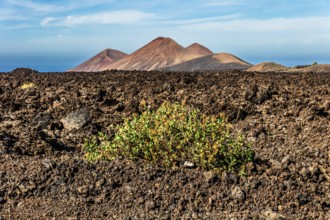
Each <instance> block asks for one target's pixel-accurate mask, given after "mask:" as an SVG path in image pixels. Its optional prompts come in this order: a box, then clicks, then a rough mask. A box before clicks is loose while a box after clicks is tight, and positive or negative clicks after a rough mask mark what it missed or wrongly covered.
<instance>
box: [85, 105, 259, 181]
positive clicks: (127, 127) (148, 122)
mask: <svg viewBox="0 0 330 220" xmlns="http://www.w3.org/2000/svg"><path fill="white" fill-rule="evenodd" d="M97 143H99V144H97ZM85 151H86V157H87V159H88V160H89V161H95V160H99V159H107V160H113V159H115V158H118V157H126V158H130V159H133V160H134V159H143V160H145V161H146V162H150V163H157V164H162V165H163V166H165V167H171V166H175V165H178V164H182V163H184V162H185V161H190V162H193V163H194V164H195V165H196V166H200V167H202V168H204V169H210V170H229V171H238V172H240V173H241V174H242V173H244V170H245V164H246V163H248V162H250V161H252V160H253V156H254V153H253V151H252V149H251V147H250V145H249V144H247V143H246V142H245V140H244V138H243V137H241V136H240V137H235V136H234V135H232V133H231V129H230V126H229V125H228V123H227V122H226V119H225V118H224V117H223V116H221V115H219V116H218V117H216V116H207V115H205V114H202V113H201V112H200V111H199V110H198V109H195V108H190V107H187V106H185V105H182V104H178V103H175V104H171V103H168V102H164V103H163V104H162V105H161V106H160V108H159V109H158V110H156V111H151V110H146V111H145V112H143V113H142V114H141V115H139V116H134V117H133V118H129V119H125V120H124V123H123V124H122V125H119V126H118V128H117V133H116V134H115V136H114V138H113V139H112V140H109V139H108V138H107V137H106V136H105V135H104V134H99V136H98V142H97V141H96V140H92V141H87V142H86V143H85Z"/></svg>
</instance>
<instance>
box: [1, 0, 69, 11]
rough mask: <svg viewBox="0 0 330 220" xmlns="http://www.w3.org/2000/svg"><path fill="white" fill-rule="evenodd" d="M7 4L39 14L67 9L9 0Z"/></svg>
mask: <svg viewBox="0 0 330 220" xmlns="http://www.w3.org/2000/svg"><path fill="white" fill-rule="evenodd" d="M7 3H8V4H10V5H14V6H18V7H22V8H28V9H31V10H34V11H39V12H54V11H60V10H63V9H65V7H63V6H57V5H51V4H42V3H37V2H33V1H29V0H7Z"/></svg>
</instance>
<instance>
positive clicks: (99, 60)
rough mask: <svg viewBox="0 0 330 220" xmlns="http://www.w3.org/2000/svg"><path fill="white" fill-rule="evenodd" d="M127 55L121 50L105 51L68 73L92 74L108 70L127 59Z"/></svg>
mask: <svg viewBox="0 0 330 220" xmlns="http://www.w3.org/2000/svg"><path fill="white" fill-rule="evenodd" d="M126 56H127V54H126V53H124V52H121V51H119V50H113V49H105V50H103V51H102V52H100V53H98V54H97V55H95V56H94V57H92V58H90V59H89V60H87V61H85V62H83V63H82V64H80V65H78V66H76V67H74V68H72V69H69V70H68V71H70V72H73V71H77V72H78V71H81V72H92V71H100V70H104V69H107V66H109V65H111V64H112V63H114V62H116V61H118V60H120V59H122V58H124V57H126Z"/></svg>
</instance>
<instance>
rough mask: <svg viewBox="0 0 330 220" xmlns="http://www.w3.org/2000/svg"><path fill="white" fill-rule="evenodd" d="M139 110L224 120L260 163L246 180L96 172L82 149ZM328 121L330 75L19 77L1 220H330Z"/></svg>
mask: <svg viewBox="0 0 330 220" xmlns="http://www.w3.org/2000/svg"><path fill="white" fill-rule="evenodd" d="M28 83H33V84H30V87H29V86H27V87H29V88H24V86H23V85H24V84H25V85H29V84H28ZM22 86H23V87H22ZM142 100H144V101H145V102H146V103H147V105H149V106H150V108H157V107H158V106H159V105H160V104H161V103H162V102H163V101H164V100H169V101H173V102H174V101H186V103H187V104H189V105H192V106H195V107H198V108H199V109H201V110H202V111H203V112H204V113H206V114H218V113H220V112H223V113H225V114H226V115H227V117H228V119H229V121H230V123H231V124H232V125H233V127H234V128H235V130H236V131H238V132H240V133H242V134H244V135H245V136H246V137H247V139H248V140H249V141H250V142H251V143H252V146H253V149H254V150H255V152H256V158H255V162H254V164H252V163H251V164H248V175H247V176H243V177H240V176H238V175H237V174H235V173H225V172H224V173H221V174H215V173H212V172H208V171H203V170H200V169H198V168H186V167H177V168H173V169H171V170H165V169H162V168H161V167H157V166H147V165H144V164H143V163H142V162H141V161H134V162H132V161H127V160H117V161H112V162H98V163H96V164H89V163H87V162H86V161H85V160H84V157H83V151H82V146H83V143H84V141H85V139H86V138H87V139H90V138H92V137H93V136H95V135H96V134H97V132H98V131H103V132H106V133H108V134H109V135H110V136H111V135H113V133H114V128H115V126H116V125H117V124H118V123H121V122H122V121H123V118H124V117H126V116H129V115H131V114H132V113H139V112H141V111H142V106H141V105H140V103H141V101H142ZM144 101H143V102H144ZM329 121H330V73H322V74H316V73H315V74H311V73H267V74H261V73H253V72H252V73H245V72H240V71H234V72H230V71H229V72H215V73H211V72H205V73H161V72H125V71H106V72H102V73H36V72H33V71H32V70H29V69H16V70H15V71H12V72H11V73H3V74H0V219H52V218H54V219H66V218H69V219H92V218H95V219H330V163H329V161H330V123H329Z"/></svg>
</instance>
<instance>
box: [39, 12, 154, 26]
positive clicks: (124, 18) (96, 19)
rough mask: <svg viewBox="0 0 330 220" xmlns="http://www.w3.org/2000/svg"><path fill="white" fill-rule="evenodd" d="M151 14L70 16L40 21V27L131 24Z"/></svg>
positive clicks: (111, 13)
mask: <svg viewBox="0 0 330 220" xmlns="http://www.w3.org/2000/svg"><path fill="white" fill-rule="evenodd" d="M153 16H154V15H153V14H151V13H144V12H141V11H136V10H120V11H111V12H103V13H98V14H89V15H70V16H67V17H66V18H52V17H48V18H45V19H43V20H42V21H41V25H58V26H75V25H95V24H131V23H137V22H141V21H143V20H146V19H149V18H152V17H153Z"/></svg>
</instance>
